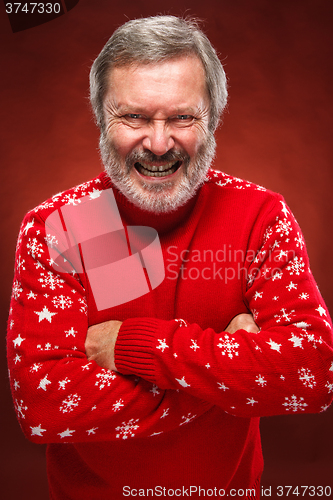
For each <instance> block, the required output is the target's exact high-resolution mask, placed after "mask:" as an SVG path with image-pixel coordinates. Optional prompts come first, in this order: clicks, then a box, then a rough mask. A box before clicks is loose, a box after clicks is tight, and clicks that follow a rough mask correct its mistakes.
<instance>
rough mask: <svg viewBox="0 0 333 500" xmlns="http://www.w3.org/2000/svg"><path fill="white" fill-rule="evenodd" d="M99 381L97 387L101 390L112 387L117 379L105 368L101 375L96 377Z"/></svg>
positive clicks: (98, 374)
mask: <svg viewBox="0 0 333 500" xmlns="http://www.w3.org/2000/svg"><path fill="white" fill-rule="evenodd" d="M96 378H97V381H96V383H95V385H96V386H97V387H98V388H99V389H104V387H110V385H111V382H112V380H114V379H115V378H116V375H115V373H113V372H112V371H110V370H105V369H104V368H103V369H102V371H101V372H100V373H97V375H96Z"/></svg>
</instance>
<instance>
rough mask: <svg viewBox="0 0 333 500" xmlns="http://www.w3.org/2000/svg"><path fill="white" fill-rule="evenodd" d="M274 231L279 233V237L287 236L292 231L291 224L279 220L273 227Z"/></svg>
mask: <svg viewBox="0 0 333 500" xmlns="http://www.w3.org/2000/svg"><path fill="white" fill-rule="evenodd" d="M275 231H276V232H277V233H279V234H280V236H288V235H289V233H290V232H291V231H292V227H291V222H290V221H288V220H287V219H284V220H279V221H278V223H277V225H276V227H275Z"/></svg>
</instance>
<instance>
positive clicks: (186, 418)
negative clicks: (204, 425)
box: [179, 413, 196, 426]
mask: <svg viewBox="0 0 333 500" xmlns="http://www.w3.org/2000/svg"><path fill="white" fill-rule="evenodd" d="M195 417H196V415H192V414H191V413H188V414H187V415H183V416H182V420H183V421H182V422H180V424H179V426H181V425H184V424H188V423H189V422H191V420H193V419H194V418H195Z"/></svg>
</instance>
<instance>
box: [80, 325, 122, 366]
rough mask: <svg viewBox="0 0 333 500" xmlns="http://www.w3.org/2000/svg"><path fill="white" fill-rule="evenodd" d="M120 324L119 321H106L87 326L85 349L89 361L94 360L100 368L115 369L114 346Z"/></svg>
mask: <svg viewBox="0 0 333 500" xmlns="http://www.w3.org/2000/svg"><path fill="white" fill-rule="evenodd" d="M121 324H122V322H121V321H106V322H105V323H99V324H97V325H93V326H90V327H89V328H88V332H87V338H86V342H85V349H86V354H87V358H88V360H89V361H96V363H97V364H98V365H99V366H100V367H101V368H106V369H107V370H114V371H117V369H116V366H115V364H114V347H115V344H116V340H117V336H118V332H119V329H120V327H121Z"/></svg>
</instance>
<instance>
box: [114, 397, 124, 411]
mask: <svg viewBox="0 0 333 500" xmlns="http://www.w3.org/2000/svg"><path fill="white" fill-rule="evenodd" d="M123 406H124V401H123V400H122V399H118V401H116V402H115V403H113V405H112V411H120V408H122V407H123Z"/></svg>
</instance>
